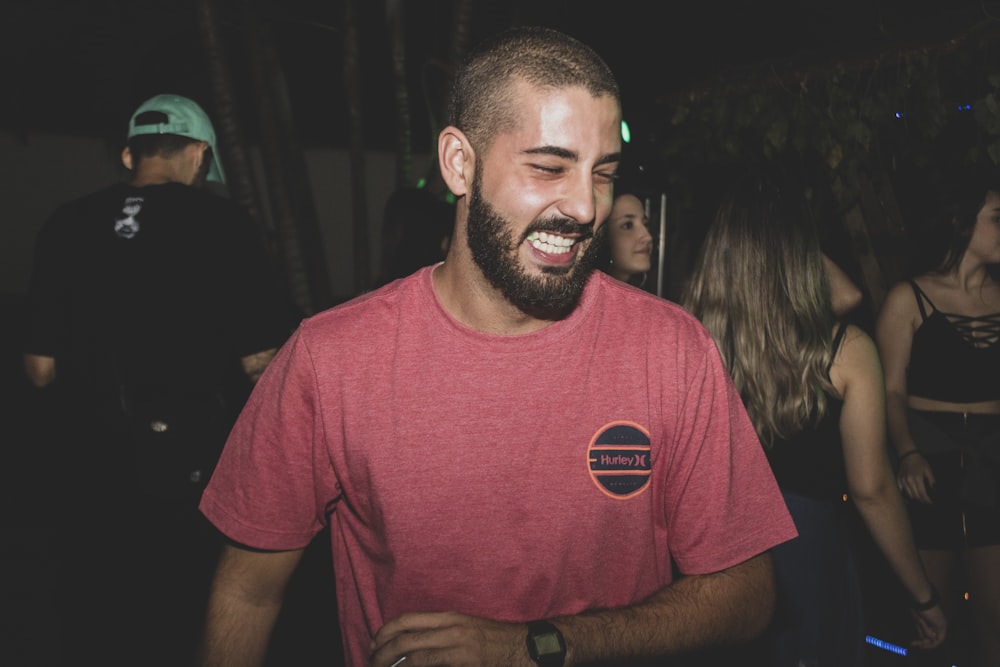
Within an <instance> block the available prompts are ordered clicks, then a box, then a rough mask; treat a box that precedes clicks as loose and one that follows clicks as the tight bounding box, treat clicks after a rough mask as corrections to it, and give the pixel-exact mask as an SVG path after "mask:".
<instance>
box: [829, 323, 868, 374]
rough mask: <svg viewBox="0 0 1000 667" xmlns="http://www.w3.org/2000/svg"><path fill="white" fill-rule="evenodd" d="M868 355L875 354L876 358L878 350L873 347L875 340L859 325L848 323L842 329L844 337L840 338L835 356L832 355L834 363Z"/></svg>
mask: <svg viewBox="0 0 1000 667" xmlns="http://www.w3.org/2000/svg"><path fill="white" fill-rule="evenodd" d="M869 355H875V356H876V358H877V355H878V352H877V350H876V348H875V341H874V340H872V337H871V336H869V335H868V333H867V332H866V331H865V330H864V329H862V328H861V327H859V326H857V325H854V324H848V325H847V328H846V330H845V331H844V338H843V340H841V343H840V347H839V348H838V349H837V353H836V356H835V357H834V360H833V362H834V364H837V363H838V361H841V360H845V361H847V360H854V359H859V358H863V357H867V356H869Z"/></svg>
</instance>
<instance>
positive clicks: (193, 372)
mask: <svg viewBox="0 0 1000 667" xmlns="http://www.w3.org/2000/svg"><path fill="white" fill-rule="evenodd" d="M282 294H283V290H282V289H281V286H280V284H279V282H278V280H276V273H275V272H274V270H273V267H272V265H271V263H270V261H269V258H268V255H267V253H266V251H265V249H264V246H263V244H262V242H261V239H260V236H259V234H258V232H257V230H256V227H255V225H254V224H253V221H252V220H251V219H250V217H249V216H248V215H247V213H246V212H245V211H244V210H243V209H242V208H240V207H239V206H237V205H236V204H234V203H233V202H231V201H229V200H227V199H224V198H222V197H219V196H216V195H214V194H211V193H209V192H206V191H205V190H202V189H199V188H194V187H188V186H185V185H181V184H177V183H168V184H163V185H154V186H147V187H142V188H134V187H131V186H128V185H125V184H117V185H113V186H111V187H109V188H106V189H104V190H101V191H99V192H96V193H94V194H91V195H89V196H86V197H83V198H81V199H78V200H76V201H74V202H71V203H69V204H66V205H64V206H61V207H60V208H58V209H57V210H56V211H55V213H54V214H53V215H52V216H51V217H50V219H49V220H48V221H46V223H45V225H44V226H43V228H42V229H41V231H40V233H39V235H38V239H37V243H36V249H35V264H34V270H33V274H32V279H31V283H30V288H29V293H28V298H27V310H28V325H27V336H26V343H25V346H24V351H25V352H28V353H33V354H39V355H46V356H53V357H55V358H56V360H57V374H58V378H59V380H60V381H62V382H67V383H69V384H70V385H71V386H73V387H75V388H77V389H81V390H83V391H87V392H93V393H94V395H95V396H98V397H110V396H113V395H114V394H115V392H117V391H118V387H119V386H120V385H121V384H122V383H128V384H135V385H143V384H157V385H163V386H176V387H181V388H194V389H203V388H214V387H217V386H219V384H220V383H224V382H225V381H226V377H227V375H229V374H231V373H232V372H233V369H234V368H238V364H239V359H240V357H243V356H246V355H248V354H252V353H255V352H259V351H262V350H266V349H268V348H273V347H278V346H280V345H281V344H282V343H283V342H284V340H285V338H286V337H287V335H288V334H289V332H290V330H291V328H292V327H293V326H294V325H295V324H296V322H290V317H289V313H290V312H292V311H291V309H289V308H288V306H287V300H286V299H285V298H284V297H283V296H282Z"/></svg>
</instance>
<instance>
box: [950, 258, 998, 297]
mask: <svg viewBox="0 0 1000 667" xmlns="http://www.w3.org/2000/svg"><path fill="white" fill-rule="evenodd" d="M955 280H956V281H957V282H958V285H959V287H961V288H962V289H963V290H967V291H972V290H978V289H980V288H982V287H983V285H985V284H986V283H987V282H988V281H989V280H990V273H989V271H987V269H986V265H985V264H983V263H982V262H978V261H976V260H974V259H973V258H971V257H969V255H968V253H966V255H965V257H963V258H962V261H961V262H959V264H958V269H957V270H956V271H955Z"/></svg>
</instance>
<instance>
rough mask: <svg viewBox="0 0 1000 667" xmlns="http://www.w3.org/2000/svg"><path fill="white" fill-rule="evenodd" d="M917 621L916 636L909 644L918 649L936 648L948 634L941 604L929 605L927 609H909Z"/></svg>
mask: <svg viewBox="0 0 1000 667" xmlns="http://www.w3.org/2000/svg"><path fill="white" fill-rule="evenodd" d="M910 613H911V614H913V618H914V619H915V620H916V622H917V638H916V639H915V640H913V641H912V642H911V643H910V646H913V647H914V648H919V649H925V650H926V649H932V648H937V647H938V646H940V645H941V642H943V641H944V638H945V637H946V636H947V634H948V621H947V620H946V619H945V617H944V611H943V610H942V609H941V605H937V606H936V607H931V608H930V609H928V610H927V611H911V612H910Z"/></svg>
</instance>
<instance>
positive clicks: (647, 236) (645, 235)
mask: <svg viewBox="0 0 1000 667" xmlns="http://www.w3.org/2000/svg"><path fill="white" fill-rule="evenodd" d="M645 222H646V221H643V224H642V225H639V227H640V230H641V231H640V232H639V239H640V240H641V241H643V242H646V241H652V240H653V235H652V233H650V231H649V226H648V225H646V224H645Z"/></svg>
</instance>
